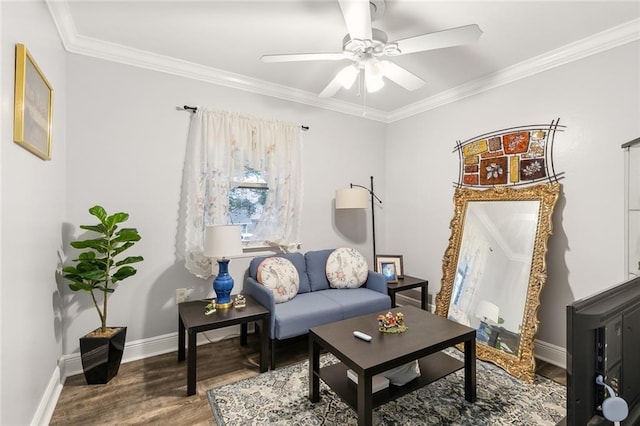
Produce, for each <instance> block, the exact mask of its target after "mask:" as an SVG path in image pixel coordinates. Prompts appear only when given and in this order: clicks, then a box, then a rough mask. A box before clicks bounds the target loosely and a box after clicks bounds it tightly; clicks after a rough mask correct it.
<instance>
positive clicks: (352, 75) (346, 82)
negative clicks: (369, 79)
mask: <svg viewBox="0 0 640 426" xmlns="http://www.w3.org/2000/svg"><path fill="white" fill-rule="evenodd" d="M359 72H360V70H358V67H356V66H355V65H353V64H352V65H349V66H346V67H344V68H343V69H342V70H340V72H339V73H338V76H337V77H338V81H340V85H341V86H342V87H344V88H345V89H351V86H353V83H354V82H355V81H356V77H358V73H359Z"/></svg>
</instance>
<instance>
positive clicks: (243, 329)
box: [240, 322, 248, 346]
mask: <svg viewBox="0 0 640 426" xmlns="http://www.w3.org/2000/svg"><path fill="white" fill-rule="evenodd" d="M247 327H248V324H247V323H246V322H243V323H242V324H240V346H247V333H248V330H247Z"/></svg>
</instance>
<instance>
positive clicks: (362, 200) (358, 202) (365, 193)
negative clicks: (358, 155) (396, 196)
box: [336, 176, 382, 262]
mask: <svg viewBox="0 0 640 426" xmlns="http://www.w3.org/2000/svg"><path fill="white" fill-rule="evenodd" d="M369 196H371V227H372V229H373V233H372V236H371V238H372V240H373V261H374V262H375V261H376V214H375V202H376V201H378V202H379V203H380V204H382V200H381V199H380V198H378V196H377V195H376V194H375V192H373V176H371V186H370V187H369V188H367V187H366V186H362V185H357V184H355V183H350V184H349V188H343V189H338V190H337V191H336V209H366V208H367V204H368V202H369Z"/></svg>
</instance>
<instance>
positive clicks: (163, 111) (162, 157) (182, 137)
mask: <svg viewBox="0 0 640 426" xmlns="http://www.w3.org/2000/svg"><path fill="white" fill-rule="evenodd" d="M67 71H68V74H67V78H68V81H69V82H70V84H69V87H68V90H67V94H68V105H67V110H68V114H67V129H68V130H67V132H68V144H67V180H66V183H65V187H66V189H67V205H66V211H67V214H66V218H65V222H66V226H65V235H64V239H65V241H68V240H69V239H72V238H76V237H78V235H79V229H78V225H80V224H88V223H93V222H94V221H93V220H92V219H93V218H92V217H91V216H90V215H89V214H88V213H87V209H88V208H89V207H90V206H92V205H94V204H102V205H103V206H104V207H105V208H106V209H107V211H108V212H110V213H112V212H115V211H116V210H118V211H126V212H128V213H130V215H131V216H130V220H129V225H131V226H135V227H137V228H138V230H139V231H140V234H141V235H142V240H141V241H140V243H139V244H137V245H136V248H134V249H131V254H140V255H142V256H144V258H145V261H144V262H143V263H141V264H138V265H137V268H138V274H137V275H136V276H134V277H132V278H129V279H127V280H126V281H124V282H123V283H121V284H120V288H119V289H118V290H117V291H116V292H115V293H114V294H113V295H112V296H111V302H110V305H109V323H110V324H111V325H126V326H128V332H127V341H134V340H139V339H144V338H151V337H155V336H160V335H163V334H167V333H173V332H176V331H177V308H176V305H175V301H174V297H175V289H176V288H179V287H188V288H192V289H194V291H193V292H192V294H191V297H192V298H201V297H205V296H207V295H208V294H209V293H210V290H211V281H210V280H206V281H205V280H201V279H198V278H195V277H193V276H191V275H190V274H189V273H188V272H187V271H186V269H185V268H184V266H183V264H182V263H180V262H177V260H176V236H177V229H176V228H177V221H178V202H179V198H180V182H181V176H182V166H183V161H184V152H185V142H186V136H187V129H188V123H189V117H190V116H189V113H188V112H185V111H177V110H176V107H177V106H182V105H185V104H186V105H190V106H201V107H213V108H220V109H226V110H232V111H237V112H241V113H248V114H255V115H258V116H264V117H274V118H278V119H282V120H286V121H293V122H297V123H301V124H304V125H307V126H309V127H310V130H309V131H307V132H303V135H304V136H303V137H304V142H303V144H304V148H303V152H304V153H303V157H304V202H303V217H302V235H301V238H300V240H301V242H302V250H303V251H307V250H312V249H322V248H330V247H336V246H341V245H343V246H355V247H357V248H359V249H360V250H361V251H362V252H363V253H364V254H365V256H367V257H368V258H369V259H371V251H372V250H371V246H370V244H371V240H370V238H371V235H370V230H369V227H370V223H368V222H367V223H363V224H362V225H360V227H357V228H355V229H353V228H351V224H352V223H355V221H354V220H353V217H349V216H348V215H347V216H345V217H339V219H340V220H338V221H337V222H336V221H335V219H334V209H333V199H334V196H335V190H336V189H337V188H341V187H346V186H347V185H348V184H349V183H350V182H354V183H361V184H364V185H368V182H369V176H371V175H374V176H375V177H376V179H379V182H384V179H385V176H384V157H383V155H381V153H382V152H383V150H384V142H385V125H384V124H381V123H377V122H372V121H369V120H365V119H362V118H359V117H354V116H346V115H344V114H338V113H333V112H330V111H326V110H321V109H317V108H313V107H308V106H304V105H300V104H293V103H291V102H287V101H283V100H279V99H275V98H270V97H265V96H261V95H256V94H251V93H247V92H242V91H238V90H235V89H230V88H225V87H221V86H214V85H211V84H206V83H203V82H199V81H193V80H189V79H185V78H182V77H177V76H173V75H169V74H162V73H158V72H154V71H148V70H144V69H140V68H135V67H131V66H127V65H122V64H117V63H113V62H108V61H103V60H99V59H94V58H89V57H86V56H80V55H69V57H68V65H67ZM380 196H381V197H384V194H383V192H382V191H380ZM383 199H384V198H383ZM360 213H361V214H362V218H363V219H366V220H367V221H368V220H370V217H369V214H368V212H365V211H362V212H360ZM377 213H378V212H377ZM380 213H381V214H380V222H381V223H382V222H383V221H384V215H383V214H382V213H383V212H380ZM378 229H379V230H380V232H383V229H384V227H382V226H380V225H379V227H378ZM248 261H249V258H248V257H247V258H246V259H240V260H233V261H232V262H231V263H230V272H231V274H232V276H233V277H234V278H235V281H236V287H235V288H234V293H235V292H238V291H240V289H241V288H242V276H243V274H244V271H245V270H246V267H247V266H248ZM64 294H65V301H66V303H65V305H66V313H65V319H68V320H67V321H65V323H64V330H63V335H64V336H65V339H64V348H63V352H64V353H65V354H71V353H74V352H77V350H78V338H79V337H80V336H82V335H83V334H84V333H86V332H87V331H89V330H90V329H92V328H95V327H96V326H97V324H98V322H97V315H96V313H95V312H94V308H93V306H92V305H91V304H90V301H89V300H88V298H87V297H86V295H84V294H75V293H71V292H69V291H67V290H64Z"/></svg>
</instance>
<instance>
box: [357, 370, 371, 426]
mask: <svg viewBox="0 0 640 426" xmlns="http://www.w3.org/2000/svg"><path fill="white" fill-rule="evenodd" d="M363 376H364V377H363ZM372 381H373V376H372V375H371V374H370V373H365V374H358V396H357V399H358V426H370V425H371V424H373V389H372V386H373V385H372Z"/></svg>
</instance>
